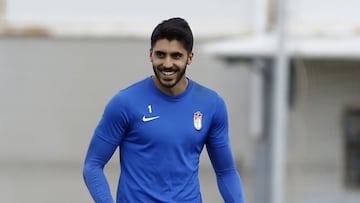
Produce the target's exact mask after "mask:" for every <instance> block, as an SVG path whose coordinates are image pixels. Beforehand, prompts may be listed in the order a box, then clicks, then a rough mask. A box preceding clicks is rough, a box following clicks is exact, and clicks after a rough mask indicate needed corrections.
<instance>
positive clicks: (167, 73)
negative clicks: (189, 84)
mask: <svg viewBox="0 0 360 203" xmlns="http://www.w3.org/2000/svg"><path fill="white" fill-rule="evenodd" d="M162 73H163V74H164V75H172V74H174V73H175V72H174V71H171V72H165V71H162Z"/></svg>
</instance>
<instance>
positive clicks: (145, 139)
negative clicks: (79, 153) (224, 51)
mask: <svg viewBox="0 0 360 203" xmlns="http://www.w3.org/2000/svg"><path fill="white" fill-rule="evenodd" d="M188 81H189V83H188V84H189V85H188V87H187V89H186V90H185V92H183V93H182V94H180V95H177V96H169V95H166V94H164V93H162V92H161V91H160V90H159V89H157V87H156V86H155V84H154V83H153V81H152V79H151V77H148V78H146V79H144V80H142V81H140V82H137V83H135V84H133V85H131V86H130V87H128V88H126V89H124V90H121V91H120V92H119V93H117V94H116V95H115V96H114V97H113V98H112V99H111V100H110V102H109V103H108V104H107V106H106V108H105V111H104V113H103V116H102V118H101V120H100V122H99V124H98V126H97V127H96V129H95V132H94V135H93V137H92V140H91V142H90V146H89V149H88V152H87V155H86V159H85V164H84V170H83V174H84V179H85V183H86V185H87V187H88V189H89V191H90V193H91V195H92V197H93V199H94V200H95V202H99V203H100V202H101V203H112V202H114V201H113V198H112V196H111V193H110V188H109V185H108V182H107V180H106V178H105V175H104V172H103V168H104V166H105V165H106V163H107V162H108V161H109V160H110V158H111V157H112V155H113V153H114V152H115V150H116V149H117V147H119V151H120V167H121V172H120V178H119V186H118V190H117V194H116V202H117V203H120V202H121V203H123V202H131V203H132V202H146V203H150V202H171V203H175V202H181V203H185V202H189V203H200V202H202V199H201V193H200V185H199V178H198V170H199V158H200V154H201V152H202V150H203V147H204V146H205V145H206V148H207V150H208V154H209V157H210V159H211V163H212V165H213V167H214V170H215V173H216V177H217V183H218V187H219V191H220V193H221V195H222V197H223V198H224V201H225V202H226V203H230V202H236V203H244V195H243V191H242V186H241V180H240V176H239V174H238V172H237V170H236V167H235V164H234V160H233V156H232V152H231V149H230V144H229V137H228V119H227V111H226V106H225V103H224V101H223V99H222V98H221V97H220V96H219V95H218V94H217V93H216V92H214V91H213V90H210V89H208V88H206V87H204V86H201V85H200V84H198V83H196V82H194V81H192V80H190V79H189V80H188Z"/></svg>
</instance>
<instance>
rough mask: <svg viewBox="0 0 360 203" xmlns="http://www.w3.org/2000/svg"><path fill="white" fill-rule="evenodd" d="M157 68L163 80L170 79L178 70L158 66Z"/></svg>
mask: <svg viewBox="0 0 360 203" xmlns="http://www.w3.org/2000/svg"><path fill="white" fill-rule="evenodd" d="M158 70H159V72H160V73H161V75H163V77H164V79H165V80H166V79H172V78H173V76H175V75H176V73H177V72H178V70H176V69H175V68H159V69H158Z"/></svg>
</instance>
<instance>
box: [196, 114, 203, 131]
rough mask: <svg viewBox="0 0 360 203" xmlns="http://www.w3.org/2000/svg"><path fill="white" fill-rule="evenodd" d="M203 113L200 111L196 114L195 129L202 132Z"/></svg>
mask: <svg viewBox="0 0 360 203" xmlns="http://www.w3.org/2000/svg"><path fill="white" fill-rule="evenodd" d="M202 116H203V115H202V113H201V112H200V111H197V112H195V113H194V127H195V129H196V130H200V129H201V127H202V124H201V122H202V121H201V120H202Z"/></svg>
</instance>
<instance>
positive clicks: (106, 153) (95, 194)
mask: <svg viewBox="0 0 360 203" xmlns="http://www.w3.org/2000/svg"><path fill="white" fill-rule="evenodd" d="M116 148H117V145H114V144H110V143H108V142H106V141H104V140H103V139H102V138H100V137H99V136H96V135H94V136H93V138H92V140H91V142H90V145H89V149H88V152H87V155H86V158H85V163H84V168H83V177H84V181H85V184H86V186H87V188H88V190H89V192H90V194H91V196H92V198H93V199H94V201H95V202H96V203H98V202H99V203H100V202H101V203H114V200H113V198H112V196H111V192H110V187H109V184H108V181H107V179H106V177H105V174H104V171H103V169H104V166H105V164H106V163H107V162H108V161H109V160H110V158H111V157H112V155H113V154H114V152H115V150H116Z"/></svg>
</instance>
